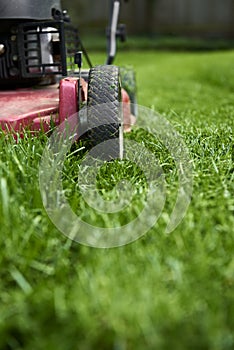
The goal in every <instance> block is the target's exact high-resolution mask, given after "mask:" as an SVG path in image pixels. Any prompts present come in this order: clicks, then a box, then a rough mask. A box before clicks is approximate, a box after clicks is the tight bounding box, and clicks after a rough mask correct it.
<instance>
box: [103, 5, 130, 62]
mask: <svg viewBox="0 0 234 350" xmlns="http://www.w3.org/2000/svg"><path fill="white" fill-rule="evenodd" d="M125 1H126V0H125ZM120 3H121V0H111V11H110V21H109V27H108V28H107V60H106V64H112V63H113V61H114V58H115V54H116V39H117V38H118V37H119V38H120V40H121V41H125V39H126V33H125V25H123V24H120V25H119V26H118V19H119V12H120Z"/></svg>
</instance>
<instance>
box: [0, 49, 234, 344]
mask: <svg viewBox="0 0 234 350" xmlns="http://www.w3.org/2000/svg"><path fill="white" fill-rule="evenodd" d="M93 56H94V61H96V62H97V63H101V62H102V61H103V55H102V54H96V55H93ZM233 62H234V52H230V51H229V52H216V53H199V54H198V53H173V52H171V53H157V52H152V51H151V52H133V53H127V52H126V53H119V55H118V57H117V61H116V63H117V64H119V65H124V64H132V65H133V66H134V68H135V70H136V72H137V81H138V102H139V104H141V105H145V106H147V107H150V108H151V107H152V108H154V110H155V111H159V112H160V113H161V114H162V115H163V116H164V117H165V118H167V119H168V120H169V121H170V123H171V124H172V125H173V126H174V128H175V130H177V131H178V132H179V133H180V134H181V135H182V136H183V138H184V142H185V144H186V145H187V147H188V149H189V152H190V157H191V159H192V160H193V177H194V184H193V196H192V200H191V204H190V206H189V209H188V211H187V214H186V216H185V218H184V219H183V221H182V222H181V224H180V225H179V226H178V227H177V228H176V230H175V231H174V232H172V233H171V234H166V233H165V226H166V222H167V220H168V216H169V215H170V211H171V208H173V205H174V203H175V198H176V189H177V186H176V185H177V182H176V181H177V177H176V176H175V175H174V174H175V170H174V169H173V164H174V163H173V162H171V164H170V166H168V167H165V168H164V171H165V173H166V180H167V181H168V185H167V199H166V205H165V209H164V211H163V213H162V215H161V217H160V219H159V221H158V222H157V224H156V225H155V227H153V228H152V229H151V230H150V231H149V232H148V233H147V234H146V235H145V236H144V237H142V238H141V239H139V240H137V241H136V242H134V243H131V244H129V245H127V246H123V247H120V248H113V249H95V248H91V247H87V246H82V245H79V244H78V243H75V242H72V241H71V240H69V239H67V238H66V237H65V236H63V235H62V234H61V233H60V232H59V231H58V230H57V229H56V228H55V227H54V225H53V224H52V223H51V221H50V220H49V218H48V216H47V214H46V212H45V209H44V208H43V205H42V200H41V195H40V191H39V179H38V167H39V163H40V159H41V155H42V152H43V149H44V147H45V144H46V137H45V136H44V135H41V136H40V137H39V138H30V137H28V136H26V137H25V139H23V140H19V142H18V143H15V142H14V141H12V140H11V139H10V138H9V137H5V136H4V135H1V137H0V153H1V158H0V228H1V231H0V232H1V235H0V247H1V251H0V288H1V289H0V298H1V303H0V349H4V350H5V349H30V350H31V349H35V350H39V349H43V350H44V349H50V350H55V349H56V350H60V349H61V350H64V349H79V350H80V349H81V350H83V349H84V350H86V349H88V350H89V349H114V350H128V349H136V350H138V349H139V350H141V349H152V350H153V349H176V350H177V349H178V350H181V349H204V350H207V349H210V350H221V349H225V350H226V349H230V350H231V349H233V348H234V255H233V252H234V215H233V214H234V182H233V180H234V166H233V161H234V146H233V145H234V138H233V130H234V99H233V93H234V69H233ZM131 137H132V138H134V139H135V140H137V141H139V142H142V144H144V145H145V146H146V147H147V145H148V146H149V147H150V148H151V150H153V151H154V152H155V154H157V156H158V158H159V159H160V162H162V163H168V154H167V152H166V151H165V150H162V153H160V152H159V151H158V145H157V144H156V141H155V145H154V144H153V145H152V142H149V140H147V139H144V137H143V138H142V135H141V133H139V132H138V131H137V130H136V131H134V133H133V135H132V136H131ZM163 152H164V153H163ZM164 157H165V159H164ZM78 163H79V154H78V155H77V159H73V162H70V166H71V168H69V166H68V165H69V161H68V162H67V168H68V169H67V170H66V169H65V170H66V171H67V174H68V175H69V176H71V188H72V189H74V181H75V180H74V179H75V175H76V172H75V171H74V172H73V171H72V169H73V167H74V169H77V167H78V165H77V164H78ZM113 167H114V166H113ZM69 169H71V170H70V171H69ZM104 170H105V169H104ZM112 170H113V169H112ZM112 170H111V167H110V168H109V167H107V170H106V171H103V176H104V179H103V180H102V181H103V182H102V183H101V184H102V188H103V189H104V190H105V189H106V191H107V190H109V189H110V188H112V187H111V186H113V183H111V186H110V185H109V182H108V181H110V179H112V180H113V176H114V179H116V178H117V179H118V176H116V168H115V167H114V171H113V172H112ZM74 173H75V175H74ZM123 174H125V176H126V172H124V171H123ZM134 174H135V173H134V172H131V176H133V177H134V176H135V177H134V179H133V180H135V182H134V181H133V183H134V184H135V186H136V188H137V189H138V190H137V193H136V199H137V203H138V205H139V206H141V205H144V198H145V196H144V193H145V191H146V188H145V183H144V181H143V180H142V177H137V175H136V174H135V175H134ZM115 176H116V177H115ZM64 181H65V182H64V183H65V185H66V187H67V189H68V190H69V180H68V179H67V177H66V178H65V180H64ZM72 186H73V187H72ZM105 186H106V187H105ZM108 186H109V187H108ZM141 195H142V202H141ZM73 198H76V194H74V197H73ZM79 198H80V196H78V195H77V200H79ZM77 205H79V203H77ZM86 210H87V211H86V212H85V213H83V214H84V216H87V217H89V213H90V215H91V209H90V212H89V209H87V208H86ZM92 220H93V223H94V224H95V213H93V211H92ZM98 220H99V219H97V220H96V221H97V224H98V222H99V221H98ZM116 220H117V219H116ZM120 221H121V220H120ZM115 223H116V222H115Z"/></svg>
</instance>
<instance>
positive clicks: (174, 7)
mask: <svg viewBox="0 0 234 350" xmlns="http://www.w3.org/2000/svg"><path fill="white" fill-rule="evenodd" d="M62 6H63V8H64V9H68V10H69V13H70V15H71V18H72V21H73V23H74V24H75V25H76V26H78V28H79V31H80V33H81V35H82V36H84V37H85V38H88V39H90V40H91V42H90V40H88V45H89V46H90V48H91V49H92V48H94V49H97V48H99V47H98V46H100V45H101V46H102V44H101V42H100V40H96V39H95V40H93V41H92V38H94V37H95V38H96V37H99V36H103V37H104V36H105V28H106V26H107V24H108V16H109V8H110V1H108V0H99V1H91V0H75V1H74V0H62ZM120 22H123V23H126V24H127V32H128V35H129V37H130V41H129V42H128V44H125V47H128V45H130V46H131V45H134V46H136V43H135V41H133V40H132V38H133V37H138V38H139V37H141V39H142V38H144V39H145V40H140V43H139V45H140V46H141V47H143V48H147V47H148V48H160V47H163V48H164V47H166V48H167V47H169V48H171V47H172V48H173V47H182V48H185V49H186V48H206V47H207V48H210V47H211V46H212V48H218V49H219V48H223V47H230V46H231V47H233V46H234V44H233V43H234V0H222V1H220V0H144V1H142V0H129V1H127V2H125V1H122V7H121V14H120ZM149 39H150V40H149ZM211 42H212V45H211ZM89 43H90V44H89Z"/></svg>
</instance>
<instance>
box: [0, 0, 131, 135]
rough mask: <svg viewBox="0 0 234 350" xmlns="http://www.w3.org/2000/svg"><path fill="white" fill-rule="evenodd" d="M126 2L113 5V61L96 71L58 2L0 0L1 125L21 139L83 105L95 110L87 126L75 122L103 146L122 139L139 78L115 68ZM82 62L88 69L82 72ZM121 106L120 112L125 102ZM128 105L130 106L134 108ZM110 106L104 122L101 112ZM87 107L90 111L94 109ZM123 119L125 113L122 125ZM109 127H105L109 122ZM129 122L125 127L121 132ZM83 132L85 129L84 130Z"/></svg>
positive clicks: (110, 53) (110, 41) (110, 39)
mask: <svg viewBox="0 0 234 350" xmlns="http://www.w3.org/2000/svg"><path fill="white" fill-rule="evenodd" d="M120 5H121V1H120V0H111V2H110V7H111V11H110V20H109V26H108V28H107V42H108V45H107V59H106V63H105V64H103V65H100V66H93V65H92V63H91V60H90V58H89V55H88V53H87V51H86V50H85V48H84V46H83V43H82V41H81V39H80V35H79V33H78V31H77V29H75V28H74V27H73V26H72V24H71V21H70V18H69V15H68V13H67V11H63V10H62V8H61V3H60V1H59V0H43V1H41V0H9V1H6V0H0V19H1V26H0V106H1V109H0V127H1V130H2V131H3V132H8V131H13V132H17V133H19V134H23V132H24V130H25V129H27V130H30V131H32V132H33V134H34V133H35V132H37V131H39V130H43V131H45V132H47V131H49V130H51V127H52V125H53V126H54V125H55V126H56V125H59V124H61V123H63V122H64V121H65V120H66V119H68V118H69V117H70V116H72V115H74V114H75V113H77V115H78V116H79V110H80V109H81V108H83V107H84V106H87V107H88V108H89V107H90V108H92V113H88V112H87V117H86V118H83V119H85V120H82V122H81V120H79V117H78V118H77V123H78V128H79V125H81V124H82V123H83V124H84V123H85V124H86V125H85V128H86V129H87V130H89V132H88V133H86V135H91V137H92V139H95V140H96V141H97V142H99V141H103V138H104V139H105V138H106V139H108V138H110V137H113V138H119V139H120V140H121V137H120V133H121V132H122V131H121V130H123V129H125V130H127V129H129V125H131V124H132V123H133V119H134V116H133V115H134V114H135V111H134V106H135V105H136V103H135V102H136V101H135V85H136V84H135V78H134V73H133V71H132V70H131V69H130V70H129V69H120V68H119V67H117V66H114V65H112V63H113V60H114V57H115V54H116V39H117V38H120V39H121V40H122V41H123V40H125V26H124V25H118V17H119V11H120ZM83 57H84V58H85V59H86V61H87V64H88V66H89V69H82V61H83ZM120 102H123V106H124V107H123V108H122V111H121V112H120V108H119V103H120ZM130 102H132V103H133V104H131V106H133V107H131V106H130ZM104 103H108V104H111V106H112V107H111V111H112V112H111V113H109V114H108V115H106V116H104V119H103V120H104V121H105V120H107V119H108V118H109V119H108V120H107V122H106V124H108V125H106V127H105V125H102V127H93V126H94V125H96V124H95V123H96V120H98V123H99V124H103V123H102V118H103V113H105V111H103V112H102V113H100V109H97V111H96V109H95V106H97V105H100V104H104ZM88 108H87V111H88V110H89V109H88ZM121 114H122V115H123V117H122V120H124V122H121ZM104 123H105V122H104ZM123 124H124V127H123ZM83 127H84V125H83Z"/></svg>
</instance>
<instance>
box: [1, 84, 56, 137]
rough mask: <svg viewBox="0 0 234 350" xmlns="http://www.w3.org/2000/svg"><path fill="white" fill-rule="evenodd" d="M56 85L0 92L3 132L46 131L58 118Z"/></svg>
mask: <svg viewBox="0 0 234 350" xmlns="http://www.w3.org/2000/svg"><path fill="white" fill-rule="evenodd" d="M58 109H59V89H58V85H57V84H55V85H51V86H46V87H36V88H23V89H16V90H5V91H0V126H1V128H2V129H3V130H7V129H8V130H14V131H22V128H25V127H28V128H29V129H32V130H39V129H41V128H42V126H43V129H44V128H45V129H46V130H48V128H49V124H50V121H51V118H52V119H54V121H55V122H56V119H57V118H58Z"/></svg>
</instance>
